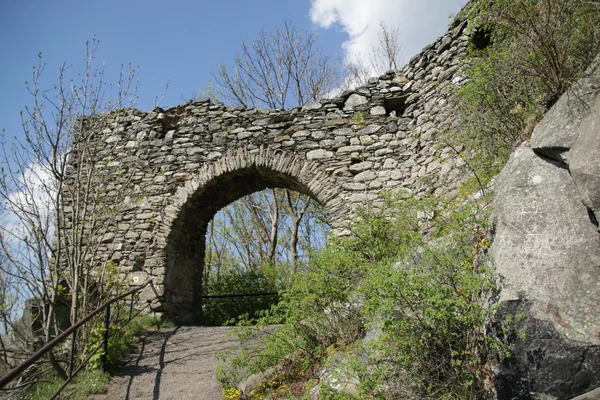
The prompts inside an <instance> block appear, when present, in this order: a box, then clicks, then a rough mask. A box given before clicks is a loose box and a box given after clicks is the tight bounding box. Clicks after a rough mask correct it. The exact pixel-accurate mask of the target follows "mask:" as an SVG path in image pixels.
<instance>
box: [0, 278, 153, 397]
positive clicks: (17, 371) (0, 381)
mask: <svg viewBox="0 0 600 400" xmlns="http://www.w3.org/2000/svg"><path fill="white" fill-rule="evenodd" d="M147 286H150V287H151V288H152V291H153V292H154V297H153V298H151V299H149V300H147V301H148V304H150V302H151V301H153V300H154V299H156V298H158V297H159V296H158V293H157V291H156V288H155V287H154V284H153V282H152V280H151V279H148V280H147V281H146V282H144V283H142V284H141V285H140V286H138V287H136V288H134V289H131V290H129V291H127V292H125V293H123V294H121V295H119V296H116V297H114V298H112V299H110V300H108V301H107V302H105V303H104V304H102V305H101V306H99V307H98V308H96V309H95V310H94V311H92V312H91V313H89V314H88V315H86V316H85V317H83V318H82V319H81V320H79V321H77V322H76V323H74V324H73V325H71V326H70V327H69V328H68V329H66V330H65V331H64V332H62V333H61V334H60V335H58V336H56V337H55V338H54V339H53V340H52V341H50V342H48V343H47V344H46V345H44V346H43V347H42V348H41V349H39V350H38V351H36V352H35V353H33V354H32V355H31V356H30V357H29V358H28V359H27V360H25V361H23V362H22V363H21V364H19V365H17V366H16V367H15V368H13V369H12V370H10V371H9V372H7V373H6V374H5V375H4V376H2V377H0V389H1V388H4V387H5V386H6V385H8V384H9V383H10V382H12V381H13V380H15V379H16V378H18V377H19V376H20V375H21V374H22V373H23V372H25V371H26V370H27V368H29V367H30V366H32V365H33V364H34V363H35V362H36V361H38V360H39V359H41V358H42V357H43V356H44V355H46V354H47V353H48V352H49V351H50V350H52V349H53V348H54V347H56V346H57V345H58V344H60V343H61V342H62V341H64V340H65V339H66V338H67V337H69V336H71V337H72V339H71V349H70V352H69V367H68V370H67V379H66V380H65V382H64V383H63V384H62V386H61V387H60V388H59V389H58V390H57V391H56V392H55V393H54V394H53V395H52V397H51V400H52V399H55V398H57V396H58V395H59V394H60V393H61V392H62V390H63V389H64V388H65V387H66V386H67V385H68V384H69V382H70V381H71V380H72V379H73V378H74V377H75V376H77V374H78V373H79V372H80V371H81V370H82V369H83V368H84V367H85V366H86V365H87V363H88V362H89V361H90V359H91V358H92V356H93V355H94V354H96V353H97V352H98V350H100V349H102V356H101V358H100V363H101V367H102V369H103V370H106V366H107V364H106V363H107V358H106V356H107V353H108V339H109V338H110V336H112V335H114V334H115V333H117V332H118V331H119V330H121V329H122V328H123V327H124V326H126V325H127V324H128V323H129V322H131V320H132V319H133V318H135V317H136V316H137V315H139V314H140V313H141V312H142V311H143V310H144V309H145V308H146V307H143V308H142V309H141V310H137V311H136V313H135V315H134V314H133V303H134V295H135V294H137V293H139V292H141V291H142V290H143V289H144V288H146V287H147ZM127 296H131V302H130V306H129V319H128V320H127V321H126V322H125V323H124V324H123V325H121V326H120V327H119V328H118V329H117V330H115V331H113V332H112V333H111V332H110V306H111V305H112V304H114V303H116V302H118V301H120V300H122V299H124V298H126V297H127ZM102 311H104V331H103V337H102V342H101V343H100V344H99V345H98V346H97V347H96V348H94V349H93V350H92V351H91V352H90V354H88V355H87V357H86V358H85V359H84V360H83V361H82V362H81V364H80V365H79V366H78V367H77V368H76V369H74V355H75V343H76V335H77V329H79V328H81V327H82V326H83V325H85V324H86V323H87V322H89V321H90V320H91V319H92V318H93V317H95V316H96V315H98V314H99V313H101V312H102Z"/></svg>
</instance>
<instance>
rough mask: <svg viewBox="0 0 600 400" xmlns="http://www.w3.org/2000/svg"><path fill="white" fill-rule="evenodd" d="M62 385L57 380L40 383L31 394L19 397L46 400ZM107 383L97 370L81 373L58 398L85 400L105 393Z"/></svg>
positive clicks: (101, 373) (28, 399) (29, 399)
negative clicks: (90, 396)
mask: <svg viewBox="0 0 600 400" xmlns="http://www.w3.org/2000/svg"><path fill="white" fill-rule="evenodd" d="M62 383H63V381H62V380H60V379H58V378H52V379H50V380H48V381H45V382H40V383H38V384H37V385H36V386H35V387H34V389H33V390H32V391H31V392H29V393H27V394H25V395H24V396H22V397H20V400H48V399H49V398H50V397H51V396H52V395H53V394H54V393H55V392H56V391H57V390H58V388H59V387H60V386H61V385H62ZM107 383H108V375H107V374H105V373H103V372H102V371H100V370H98V369H92V370H85V371H81V372H80V373H79V375H77V376H76V377H75V378H73V380H72V381H71V382H70V383H69V385H68V386H67V387H66V388H65V389H64V390H63V391H62V393H61V394H60V396H59V397H58V398H59V399H70V400H85V399H86V398H87V397H88V396H89V395H92V394H102V393H106V384H107Z"/></svg>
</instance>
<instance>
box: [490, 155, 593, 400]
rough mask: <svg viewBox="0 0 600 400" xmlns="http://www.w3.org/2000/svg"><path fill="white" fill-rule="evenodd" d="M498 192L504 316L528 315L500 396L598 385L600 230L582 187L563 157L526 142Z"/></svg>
mask: <svg viewBox="0 0 600 400" xmlns="http://www.w3.org/2000/svg"><path fill="white" fill-rule="evenodd" d="M494 192H495V200H494V208H495V231H496V235H495V237H494V240H493V243H492V247H491V254H492V257H493V260H494V264H495V266H496V271H497V273H498V275H499V277H500V285H499V286H500V293H499V298H498V303H499V304H500V305H501V310H502V311H501V313H500V315H503V314H504V315H506V314H514V313H517V312H525V314H526V315H527V319H526V320H525V322H524V323H523V326H522V327H521V329H523V330H524V331H525V332H526V334H527V338H526V339H525V341H523V342H521V341H519V340H517V341H516V342H515V343H514V345H515V348H514V350H513V356H512V357H511V358H509V359H508V361H504V362H503V363H502V364H500V366H499V369H498V372H497V376H496V381H497V390H498V393H499V395H498V398H499V399H501V398H502V399H504V398H505V399H510V398H527V397H519V396H524V393H529V392H532V393H533V392H539V393H545V394H549V395H553V396H557V397H561V398H562V397H563V396H574V395H578V394H581V393H584V392H585V391H587V390H591V389H593V388H594V387H595V386H597V385H600V376H597V374H595V373H594V371H600V313H598V312H597V307H598V304H600V235H599V234H598V230H597V227H596V226H595V225H594V224H593V223H592V221H591V220H590V218H589V214H588V212H587V209H586V207H585V206H584V205H583V204H582V203H581V200H580V198H579V190H578V188H577V186H576V185H575V182H574V181H573V179H572V178H571V176H570V174H569V171H568V170H566V169H565V168H563V167H562V165H561V164H560V163H559V162H556V161H553V160H550V159H547V158H542V157H539V156H537V155H536V154H535V153H534V152H533V151H532V149H531V148H530V147H528V146H522V147H521V148H519V149H517V151H516V152H515V153H514V154H513V155H512V156H511V159H510V161H509V162H508V164H507V165H506V167H505V168H504V170H503V171H502V173H501V174H500V175H499V176H498V178H497V181H496V183H495V190H494ZM515 396H516V397H515Z"/></svg>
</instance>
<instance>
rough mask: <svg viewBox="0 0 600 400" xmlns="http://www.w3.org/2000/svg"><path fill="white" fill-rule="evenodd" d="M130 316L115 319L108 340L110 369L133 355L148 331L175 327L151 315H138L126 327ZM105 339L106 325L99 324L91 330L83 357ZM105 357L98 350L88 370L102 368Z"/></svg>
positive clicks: (107, 359) (89, 363)
mask: <svg viewBox="0 0 600 400" xmlns="http://www.w3.org/2000/svg"><path fill="white" fill-rule="evenodd" d="M127 320H128V315H123V316H121V317H120V318H114V319H113V320H112V321H111V325H110V337H109V339H108V352H107V356H106V363H107V366H108V367H109V368H112V367H115V366H117V365H118V364H119V362H120V361H122V360H123V358H124V357H125V356H127V355H128V354H130V353H131V351H132V350H133V349H135V347H136V346H137V345H138V343H139V340H140V337H142V336H143V335H144V334H145V333H146V332H147V331H148V329H160V328H169V327H173V323H172V322H170V321H168V320H161V319H160V318H157V317H154V316H151V315H138V316H136V317H134V318H133V319H132V320H131V321H130V322H129V323H127V324H126V325H124V324H125V322H126V321H127ZM103 337H104V324H103V323H102V322H100V323H98V324H97V325H96V326H95V327H94V328H92V329H91V330H90V336H89V338H88V341H87V347H86V351H85V352H84V354H83V355H82V358H85V357H86V356H87V355H88V354H89V352H90V351H93V350H94V349H95V348H96V347H97V346H99V345H100V343H102V340H103ZM102 355H103V351H102V349H100V350H98V351H97V352H96V353H95V354H94V355H93V356H92V357H91V358H90V361H89V362H88V364H87V369H88V370H95V369H99V368H100V361H101V358H102Z"/></svg>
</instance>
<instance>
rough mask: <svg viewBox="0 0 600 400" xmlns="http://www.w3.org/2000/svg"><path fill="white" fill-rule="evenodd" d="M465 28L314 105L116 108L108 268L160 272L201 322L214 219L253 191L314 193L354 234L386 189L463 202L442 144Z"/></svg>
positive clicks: (101, 140)
mask: <svg viewBox="0 0 600 400" xmlns="http://www.w3.org/2000/svg"><path fill="white" fill-rule="evenodd" d="M465 28H466V23H455V24H454V25H453V26H452V27H451V28H450V30H449V31H448V33H447V34H446V35H444V36H443V37H441V38H440V39H438V40H437V41H436V42H435V43H433V44H432V45H429V46H427V47H426V48H425V49H424V50H423V51H422V53H420V54H419V55H417V56H416V57H414V58H413V59H412V60H411V61H410V63H409V64H408V65H407V67H405V69H404V70H403V71H395V72H393V71H391V72H388V73H386V74H385V75H382V76H380V77H378V78H372V79H370V80H369V81H368V84H367V85H366V86H365V87H360V88H357V89H355V90H352V91H346V92H344V93H342V94H341V95H340V96H339V97H336V98H334V99H328V100H322V101H319V102H315V103H310V104H306V105H305V106H303V107H297V108H293V109H289V110H259V109H249V110H247V109H243V108H240V107H228V106H224V105H223V104H220V103H215V102H212V101H209V100H208V99H206V100H199V101H194V102H188V103H187V104H185V105H180V106H177V107H173V108H170V109H168V110H162V109H158V108H157V109H155V110H153V111H151V112H142V111H137V110H121V111H119V112H116V113H114V114H113V115H111V116H110V118H109V121H108V124H107V125H106V127H105V129H103V130H102V131H101V132H98V135H97V141H96V142H95V143H94V144H93V145H92V148H94V149H95V150H94V151H96V154H97V159H96V162H95V166H94V167H95V168H96V170H97V171H104V172H103V173H104V177H105V178H104V179H105V181H104V182H102V185H104V186H105V187H103V189H104V190H102V195H103V198H102V201H103V202H104V203H105V204H107V205H111V206H112V205H116V206H117V207H119V210H120V211H119V214H118V216H117V219H116V221H114V224H109V226H107V229H108V232H106V234H104V235H103V237H102V238H100V239H99V240H101V241H102V245H101V248H100V252H101V254H102V255H103V260H101V261H102V262H105V261H107V260H113V261H114V262H115V263H117V264H118V267H119V270H120V271H121V273H122V274H123V277H126V276H128V275H130V276H131V274H134V275H135V276H136V277H137V279H138V281H140V280H143V279H145V278H146V277H152V278H153V279H154V281H155V283H156V284H157V285H158V287H159V289H160V291H161V293H162V295H163V298H162V300H161V303H160V304H159V305H157V310H163V311H166V312H168V313H169V314H171V315H172V316H178V317H185V318H186V319H190V318H192V317H193V316H194V314H195V313H197V312H198V310H199V308H200V298H199V296H201V276H202V273H201V271H202V262H203V258H204V236H205V229H206V225H207V223H208V222H209V221H210V219H211V218H212V217H213V215H214V214H215V212H217V211H218V210H219V209H220V208H222V207H224V206H226V205H227V204H229V203H230V202H232V201H234V200H236V199H238V198H240V197H242V196H244V195H247V194H249V193H252V192H254V191H258V190H262V189H265V188H267V187H283V188H289V189H293V190H296V191H298V192H301V193H304V194H307V195H310V196H312V197H313V198H315V199H316V200H317V201H318V202H319V203H320V204H322V205H323V207H324V208H325V210H326V212H327V215H328V218H329V222H330V223H331V225H332V226H333V228H334V229H335V230H336V232H337V233H338V234H344V233H345V232H346V231H345V230H346V229H347V226H348V224H349V221H350V219H351V218H350V217H351V214H352V210H353V209H354V208H355V207H356V206H358V205H361V204H363V205H364V204H368V205H369V207H377V206H378V205H379V204H381V201H382V198H381V194H382V193H383V192H386V191H393V190H399V189H401V190H405V191H407V192H408V193H410V194H412V195H420V194H434V195H445V194H451V193H452V192H453V191H455V190H456V188H457V186H458V185H459V184H460V183H461V182H462V181H463V180H464V179H465V178H466V176H467V175H466V174H464V173H463V170H462V167H463V162H462V160H461V158H460V157H458V156H457V155H456V153H455V151H454V150H453V149H452V148H450V147H448V146H446V145H445V144H444V141H443V140H441V136H442V133H449V132H450V133H451V132H452V130H454V129H456V122H457V121H456V112H455V109H454V106H453V104H452V103H451V102H450V101H449V99H450V95H451V94H452V93H453V92H454V91H455V90H456V88H457V87H459V86H460V85H461V83H462V81H463V78H462V77H461V76H460V74H459V59H460V56H461V54H462V53H463V52H464V50H465V49H466V47H467V45H468V41H469V37H468V36H467V35H466V34H465ZM107 148H110V149H111V150H110V151H108V150H105V149H107ZM119 194H124V195H125V201H121V200H119V201H118V202H117V201H116V200H115V199H117V198H119ZM115 202H116V203H118V204H114V203H115Z"/></svg>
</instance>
